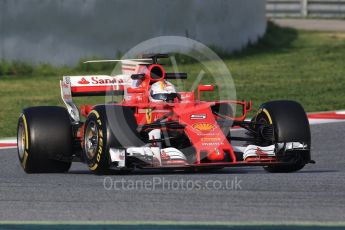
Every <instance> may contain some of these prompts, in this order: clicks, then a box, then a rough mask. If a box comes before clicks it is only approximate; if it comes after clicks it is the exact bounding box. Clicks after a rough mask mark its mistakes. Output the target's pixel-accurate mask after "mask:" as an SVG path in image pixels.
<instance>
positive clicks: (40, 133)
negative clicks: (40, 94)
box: [17, 106, 73, 173]
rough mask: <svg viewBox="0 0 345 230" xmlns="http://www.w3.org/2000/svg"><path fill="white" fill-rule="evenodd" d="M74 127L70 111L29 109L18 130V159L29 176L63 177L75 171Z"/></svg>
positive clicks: (19, 123)
mask: <svg viewBox="0 0 345 230" xmlns="http://www.w3.org/2000/svg"><path fill="white" fill-rule="evenodd" d="M72 142H73V141H72V127H71V121H70V118H69V114H68V112H67V111H66V109H64V108H61V107H56V106H40V107H31V108H28V109H25V110H24V111H23V113H22V114H21V115H20V117H19V120H18V128H17V143H18V158H19V162H20V164H21V166H22V167H23V169H24V171H25V172H26V173H63V172H67V171H68V170H69V168H70V167H71V157H72V154H73V149H72V144H73V143H72Z"/></svg>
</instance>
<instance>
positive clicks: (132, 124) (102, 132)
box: [83, 105, 141, 174]
mask: <svg viewBox="0 0 345 230" xmlns="http://www.w3.org/2000/svg"><path fill="white" fill-rule="evenodd" d="M107 115H108V116H107ZM136 129H137V123H136V120H135V117H134V113H133V111H132V110H131V109H130V108H128V107H122V106H114V105H107V106H105V105H99V106H96V107H95V108H94V109H93V110H92V111H91V112H90V114H89V115H88V118H87V120H86V122H85V129H84V141H83V143H84V147H83V155H84V156H83V158H84V161H85V162H86V163H87V164H88V166H89V169H90V170H91V171H93V172H94V173H96V174H108V173H110V172H114V171H113V170H111V169H110V167H111V166H112V165H111V159H110V154H109V151H110V148H119V149H120V148H125V147H129V146H140V145H141V143H138V140H139V139H138V136H137V130H136ZM115 166H116V165H115ZM131 170H132V169H131V168H130V166H129V165H128V167H126V168H122V169H121V171H120V172H128V171H131Z"/></svg>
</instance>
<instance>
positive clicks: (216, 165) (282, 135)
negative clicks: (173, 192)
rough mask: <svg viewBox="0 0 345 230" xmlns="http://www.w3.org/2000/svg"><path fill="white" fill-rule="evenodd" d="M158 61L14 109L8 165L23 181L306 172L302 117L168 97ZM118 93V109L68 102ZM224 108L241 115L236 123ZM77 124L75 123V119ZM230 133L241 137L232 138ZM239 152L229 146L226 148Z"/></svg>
mask: <svg viewBox="0 0 345 230" xmlns="http://www.w3.org/2000/svg"><path fill="white" fill-rule="evenodd" d="M166 57H168V55H166V54H152V55H145V56H144V57H143V59H130V60H113V61H120V62H121V64H122V73H121V74H119V75H115V76H107V75H92V76H64V77H63V80H62V81H61V82H60V86H61V96H62V100H63V102H64V103H65V105H66V108H62V107H56V106H39V107H31V108H26V109H24V110H23V112H22V114H21V115H20V118H19V121H18V156H19V161H20V163H21V165H22V167H23V169H24V170H25V172H27V173H63V172H67V171H68V170H69V168H70V166H71V164H72V161H81V162H84V163H86V164H87V165H88V167H89V169H90V170H91V171H93V172H95V173H97V174H103V173H108V172H109V171H112V172H117V171H118V172H128V171H132V170H133V169H136V168H138V169H170V170H175V171H176V170H191V171H207V170H216V169H221V168H224V167H237V166H263V168H264V169H265V170H267V171H268V172H293V171H297V170H300V169H302V168H303V167H304V166H305V165H306V164H307V163H312V162H313V161H312V160H311V157H310V148H311V137H310V127H309V122H308V119H307V116H306V113H305V111H304V109H303V108H302V106H301V105H300V104H299V103H297V102H294V101H287V100H280V101H271V102H267V103H264V104H262V105H261V106H260V108H259V109H258V111H257V113H256V115H255V116H254V117H253V118H252V119H246V116H247V114H248V112H249V111H250V110H251V109H252V103H251V101H249V102H246V101H231V100H228V101H222V100H216V101H203V100H201V98H200V94H201V93H202V92H203V91H213V90H214V86H213V85H198V87H197V90H196V92H177V91H176V89H175V88H174V85H173V84H171V83H170V82H169V81H168V80H169V79H186V78H187V74H186V73H166V72H165V70H164V68H163V66H162V65H161V64H159V59H161V58H166ZM115 94H117V95H118V94H121V95H123V98H122V99H121V101H120V102H115V101H112V102H110V103H104V104H99V105H81V106H80V107H79V108H78V107H77V106H76V105H75V104H74V102H73V99H72V98H73V97H78V96H93V95H108V96H109V95H115ZM234 106H237V107H240V108H241V112H242V113H241V114H240V115H238V116H236V114H235V113H234V112H233V111H234V109H233V108H234ZM81 115H82V116H83V117H84V119H83V118H81ZM234 128H242V129H244V130H246V135H245V136H243V135H242V136H239V135H237V136H236V133H238V132H237V131H235V129H234ZM235 142H236V143H240V144H237V145H235V144H233V143H235Z"/></svg>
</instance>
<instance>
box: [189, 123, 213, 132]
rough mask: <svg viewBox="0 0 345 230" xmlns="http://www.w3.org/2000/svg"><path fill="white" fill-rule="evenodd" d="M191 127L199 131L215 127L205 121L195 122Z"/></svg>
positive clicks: (210, 129) (207, 130)
mask: <svg viewBox="0 0 345 230" xmlns="http://www.w3.org/2000/svg"><path fill="white" fill-rule="evenodd" d="M192 127H193V128H194V129H196V130H198V131H201V132H209V131H212V130H214V128H215V126H214V125H213V124H211V123H207V122H200V123H195V124H194V125H192Z"/></svg>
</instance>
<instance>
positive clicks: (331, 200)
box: [0, 122, 345, 229]
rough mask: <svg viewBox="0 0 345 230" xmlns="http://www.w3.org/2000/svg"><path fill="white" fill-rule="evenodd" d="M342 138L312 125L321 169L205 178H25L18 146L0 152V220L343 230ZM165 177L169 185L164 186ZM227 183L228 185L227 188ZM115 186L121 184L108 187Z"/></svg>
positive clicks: (85, 174) (340, 129) (75, 171)
mask: <svg viewBox="0 0 345 230" xmlns="http://www.w3.org/2000/svg"><path fill="white" fill-rule="evenodd" d="M237 132H239V131H237ZM344 137H345V123H342V122H341V123H331V124H320V125H313V126H312V158H313V159H314V160H315V161H316V164H315V165H307V166H306V167H305V168H304V169H303V170H302V171H300V172H297V173H289V174H270V173H267V172H265V171H264V170H263V169H262V168H260V167H246V168H227V169H223V170H221V171H217V172H214V173H206V174H201V173H182V172H179V173H171V172H161V171H149V172H148V171H137V172H134V174H131V175H106V176H97V175H93V174H92V173H90V172H89V171H88V169H87V167H86V165H83V164H80V163H74V164H73V166H72V168H71V170H70V172H69V173H67V174H36V175H28V174H25V173H24V172H23V170H22V168H21V167H20V165H19V163H18V159H17V153H16V150H15V149H8V150H0V221H2V223H6V222H3V221H77V222H78V223H86V222H85V221H91V222H93V221H115V222H116V221H120V222H123V221H124V222H125V223H127V222H126V221H128V223H130V222H132V221H135V222H134V223H147V221H149V222H153V223H164V221H171V223H175V224H176V223H178V222H181V221H182V222H188V223H191V222H193V223H206V222H208V223H211V224H214V223H234V222H236V223H249V224H250V223H267V222H268V223H273V224H275V223H277V224H279V223H292V224H293V223H311V224H312V225H313V224H324V223H330V224H334V223H341V226H343V227H344V226H345V225H344V221H345V160H344V159H345V142H344ZM163 180H164V181H165V183H164V186H163V185H162V184H161V183H159V181H161V182H162V181H163ZM182 180H183V181H185V182H182ZM105 181H106V183H105V185H106V186H104V182H105ZM122 181H124V182H122ZM147 181H148V182H147ZM154 181H155V182H154ZM186 181H189V182H188V183H189V185H187V182H186ZM190 181H191V182H190ZM208 181H211V182H209V183H211V184H208V185H207V184H206V183H207V182H208ZM213 181H217V182H216V185H213V184H212V182H213ZM226 181H230V182H228V184H227V186H228V187H227V188H225V186H226V183H227V182H226ZM231 181H233V185H234V186H231ZM115 182H116V183H115ZM236 182H237V186H236ZM133 183H136V184H137V187H135V186H134V188H133V186H132V185H133ZM145 183H146V184H147V185H146V186H145V185H144V184H145ZM150 183H152V184H151V185H150ZM153 183H156V184H155V185H154V186H153ZM193 183H194V185H193ZM112 184H113V185H114V184H116V187H115V186H113V187H112V188H110V186H111V185H112ZM169 184H170V188H169ZM229 184H230V186H229ZM219 185H221V186H223V187H221V188H219V187H218V186H219ZM193 186H194V187H193ZM199 186H200V187H199ZM206 186H207V187H206ZM213 186H216V187H213ZM162 221H163V222H162ZM2 227H3V228H4V227H6V226H2ZM124 227H125V225H124ZM223 227H224V226H223ZM0 228H1V226H0ZM197 228H198V229H203V228H200V226H199V227H197ZM28 229H30V228H28ZM125 229H126V228H125ZM148 229H154V228H152V226H151V227H148ZM160 229H164V228H160ZM184 229H188V228H187V227H184ZM190 229H194V228H192V227H191V228H190ZM244 229H250V228H244ZM268 229H271V228H268ZM272 229H274V228H272ZM312 229H316V228H315V227H314V228H312ZM340 229H341V228H340Z"/></svg>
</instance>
